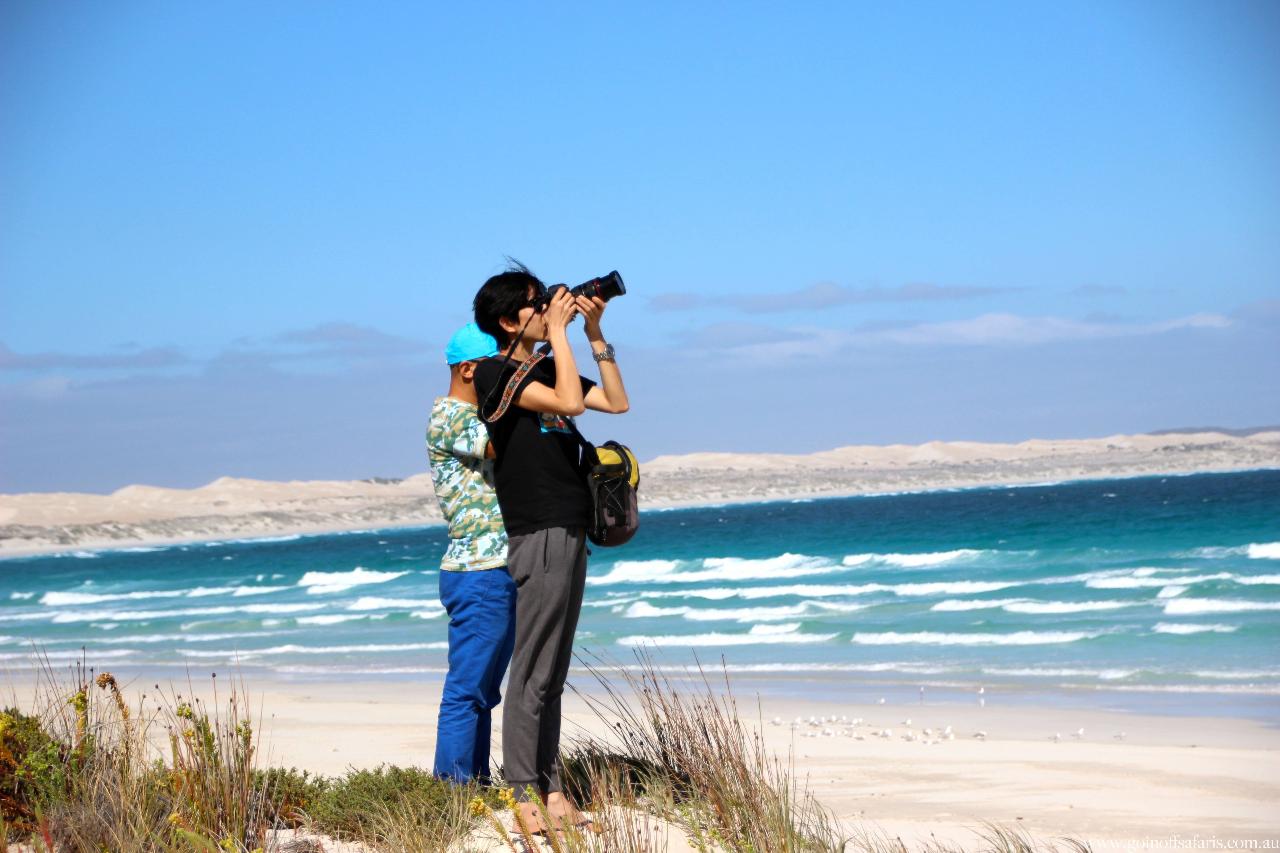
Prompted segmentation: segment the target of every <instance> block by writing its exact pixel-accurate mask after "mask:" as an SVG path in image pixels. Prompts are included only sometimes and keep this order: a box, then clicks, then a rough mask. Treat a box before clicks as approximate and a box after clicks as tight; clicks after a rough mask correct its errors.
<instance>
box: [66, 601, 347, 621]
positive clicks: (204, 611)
mask: <svg viewBox="0 0 1280 853" xmlns="http://www.w3.org/2000/svg"><path fill="white" fill-rule="evenodd" d="M323 606H324V605H323V604H248V605H244V606H242V607H229V606H218V607H190V608H183V609H181V610H88V611H85V610H80V611H67V612H61V613H55V614H53V618H52V620H51V621H53V622H56V623H59V624H65V623H68V622H99V621H101V622H142V621H148V620H153V619H172V618H175V617H179V616H225V615H227V614H229V613H299V612H303V611H307V610H319V609H320V608H321V607H323Z"/></svg>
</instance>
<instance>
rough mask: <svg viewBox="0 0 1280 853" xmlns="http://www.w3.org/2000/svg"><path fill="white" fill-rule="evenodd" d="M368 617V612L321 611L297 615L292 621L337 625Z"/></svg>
mask: <svg viewBox="0 0 1280 853" xmlns="http://www.w3.org/2000/svg"><path fill="white" fill-rule="evenodd" d="M368 618H369V614H368V613H323V614H321V615H319V616H299V617H298V618H297V619H295V620H294V621H295V622H297V623H298V624H299V625H339V624H341V623H343V622H355V621H357V620H360V619H368Z"/></svg>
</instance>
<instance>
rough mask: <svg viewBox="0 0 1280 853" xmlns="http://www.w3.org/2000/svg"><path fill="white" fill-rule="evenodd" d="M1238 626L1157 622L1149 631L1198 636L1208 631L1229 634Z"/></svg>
mask: <svg viewBox="0 0 1280 853" xmlns="http://www.w3.org/2000/svg"><path fill="white" fill-rule="evenodd" d="M1238 627H1239V626H1238V625H1193V624H1191V623H1189V622H1157V623H1156V626H1155V627H1154V628H1152V629H1151V630H1153V631H1155V632H1156V633H1157V634H1200V633H1203V632H1205V631H1210V632H1213V633H1216V634H1230V633H1231V632H1232V631H1235V630H1236V629H1237V628H1238Z"/></svg>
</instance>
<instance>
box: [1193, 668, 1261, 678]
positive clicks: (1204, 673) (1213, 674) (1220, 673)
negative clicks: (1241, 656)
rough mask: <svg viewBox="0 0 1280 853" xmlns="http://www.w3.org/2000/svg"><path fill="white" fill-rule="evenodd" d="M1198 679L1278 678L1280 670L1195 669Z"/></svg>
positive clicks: (1194, 673) (1194, 672)
mask: <svg viewBox="0 0 1280 853" xmlns="http://www.w3.org/2000/svg"><path fill="white" fill-rule="evenodd" d="M1191 674H1192V675H1194V676H1195V677H1196V678H1277V677H1280V669H1195V670H1192V671H1191Z"/></svg>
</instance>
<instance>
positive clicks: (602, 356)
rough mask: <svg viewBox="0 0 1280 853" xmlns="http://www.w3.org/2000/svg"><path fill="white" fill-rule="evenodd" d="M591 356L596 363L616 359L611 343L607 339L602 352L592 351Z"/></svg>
mask: <svg viewBox="0 0 1280 853" xmlns="http://www.w3.org/2000/svg"><path fill="white" fill-rule="evenodd" d="M591 357H592V358H594V359H595V360H596V362H597V363H599V362H602V361H617V359H616V358H614V352H613V344H611V343H609V342H608V341H606V342H605V345H604V352H593V353H592V354H591Z"/></svg>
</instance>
